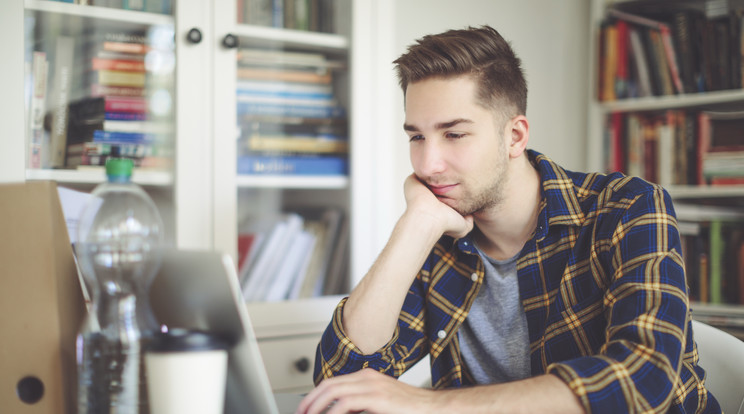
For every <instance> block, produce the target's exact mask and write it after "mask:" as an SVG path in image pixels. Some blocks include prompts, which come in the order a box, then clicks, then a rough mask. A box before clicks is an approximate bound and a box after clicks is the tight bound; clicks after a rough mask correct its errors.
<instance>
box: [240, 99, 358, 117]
mask: <svg viewBox="0 0 744 414" xmlns="http://www.w3.org/2000/svg"><path fill="white" fill-rule="evenodd" d="M237 106H238V116H240V115H270V116H285V117H299V118H343V117H344V116H345V115H346V111H345V110H344V108H343V107H340V106H333V107H328V106H308V105H281V104H268V103H257V102H238V104H237Z"/></svg>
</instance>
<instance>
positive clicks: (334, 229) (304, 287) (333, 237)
mask: <svg viewBox="0 0 744 414" xmlns="http://www.w3.org/2000/svg"><path fill="white" fill-rule="evenodd" d="M305 214H307V213H305ZM343 220H344V213H343V211H342V210H341V209H340V208H328V209H324V210H323V211H322V212H321V213H320V216H319V217H317V219H315V220H314V221H313V220H311V221H310V223H309V226H308V230H309V231H312V232H313V233H315V235H316V244H315V249H314V251H313V254H312V257H311V259H310V263H309V264H308V267H307V270H306V272H305V275H304V276H303V277H302V280H299V281H297V283H295V285H294V286H293V288H292V291H291V293H290V295H289V298H290V299H296V298H307V297H313V296H318V295H319V294H320V292H322V289H323V284H324V280H325V279H326V277H327V276H328V272H329V269H330V266H331V262H332V258H333V253H334V251H335V246H336V244H337V243H338V235H339V230H340V228H341V226H342V221H343Z"/></svg>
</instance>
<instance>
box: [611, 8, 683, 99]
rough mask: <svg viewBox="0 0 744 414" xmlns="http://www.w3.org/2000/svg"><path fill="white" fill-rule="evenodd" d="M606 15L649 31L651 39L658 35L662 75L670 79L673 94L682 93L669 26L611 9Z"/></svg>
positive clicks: (658, 56) (658, 57)
mask: <svg viewBox="0 0 744 414" xmlns="http://www.w3.org/2000/svg"><path fill="white" fill-rule="evenodd" d="M607 13H608V15H609V16H611V17H614V18H616V19H619V20H624V21H626V22H628V23H632V24H636V25H639V26H643V27H647V28H649V29H651V31H650V33H651V36H652V38H655V37H656V34H657V33H658V36H659V43H660V45H661V50H660V54H658V55H657V59H658V62H659V63H662V64H663V65H662V67H663V68H664V69H666V70H665V71H664V74H665V75H668V76H669V77H670V81H671V83H672V84H673V93H674V92H676V93H684V86H683V85H682V79H681V78H680V76H679V64H678V63H677V52H676V50H675V48H674V41H673V40H672V34H671V30H670V28H669V25H668V24H667V23H664V22H661V21H658V20H654V19H650V18H647V17H644V16H639V15H635V14H632V13H628V12H624V11H621V10H617V9H613V8H610V9H608V11H607Z"/></svg>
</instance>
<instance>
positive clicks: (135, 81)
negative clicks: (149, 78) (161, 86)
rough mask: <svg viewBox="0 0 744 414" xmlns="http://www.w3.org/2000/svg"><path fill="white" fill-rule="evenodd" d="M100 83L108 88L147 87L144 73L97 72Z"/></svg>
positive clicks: (103, 70)
mask: <svg viewBox="0 0 744 414" xmlns="http://www.w3.org/2000/svg"><path fill="white" fill-rule="evenodd" d="M96 73H97V75H98V79H97V81H98V83H99V84H101V85H107V86H131V87H139V88H141V87H143V86H145V74H144V73H142V72H124V71H120V70H107V69H102V70H97V71H96Z"/></svg>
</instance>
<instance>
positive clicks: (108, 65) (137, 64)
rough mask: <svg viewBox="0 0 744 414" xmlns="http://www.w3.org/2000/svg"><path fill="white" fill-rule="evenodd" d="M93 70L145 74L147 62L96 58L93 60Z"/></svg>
mask: <svg viewBox="0 0 744 414" xmlns="http://www.w3.org/2000/svg"><path fill="white" fill-rule="evenodd" d="M91 66H92V68H93V70H100V69H103V70H120V71H125V72H144V71H145V62H144V61H141V60H124V59H105V58H99V57H94V58H93V59H91Z"/></svg>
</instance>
